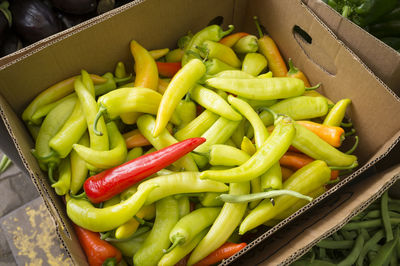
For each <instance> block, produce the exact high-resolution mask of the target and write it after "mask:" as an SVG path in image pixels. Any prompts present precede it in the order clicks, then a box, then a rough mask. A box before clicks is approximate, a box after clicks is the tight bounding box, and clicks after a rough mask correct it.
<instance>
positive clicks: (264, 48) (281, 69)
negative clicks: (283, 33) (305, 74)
mask: <svg viewBox="0 0 400 266" xmlns="http://www.w3.org/2000/svg"><path fill="white" fill-rule="evenodd" d="M254 19H255V22H256V26H257V29H258V33H259V35H260V39H258V50H259V52H260V53H261V54H263V55H264V56H265V57H266V58H267V60H268V64H269V70H270V71H271V72H272V74H273V76H274V77H286V74H287V72H288V70H287V67H286V64H285V61H284V60H283V58H282V55H281V53H280V52H279V49H278V47H277V46H276V43H275V41H274V40H273V39H272V38H271V37H270V36H268V35H264V34H263V33H262V31H261V27H260V24H259V23H258V20H257V17H254Z"/></svg>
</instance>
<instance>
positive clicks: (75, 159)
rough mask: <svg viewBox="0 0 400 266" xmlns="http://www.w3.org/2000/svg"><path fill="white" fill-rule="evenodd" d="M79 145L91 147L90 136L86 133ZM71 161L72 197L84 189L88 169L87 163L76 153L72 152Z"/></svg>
mask: <svg viewBox="0 0 400 266" xmlns="http://www.w3.org/2000/svg"><path fill="white" fill-rule="evenodd" d="M78 144H80V145H84V146H86V147H88V146H89V134H88V133H87V132H86V133H84V134H83V136H82V137H81V139H80V140H79V141H78ZM70 159H71V188H70V192H71V194H72V195H75V194H76V193H78V191H79V190H80V189H81V188H82V185H83V183H84V182H85V179H86V177H87V174H88V168H87V166H86V161H85V160H83V159H82V158H81V157H80V156H79V155H78V153H77V152H76V151H74V150H72V151H71V153H70Z"/></svg>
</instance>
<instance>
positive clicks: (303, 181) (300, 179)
mask: <svg viewBox="0 0 400 266" xmlns="http://www.w3.org/2000/svg"><path fill="white" fill-rule="evenodd" d="M330 176H331V170H330V169H329V167H328V166H327V165H326V163H325V162H323V161H319V160H317V161H314V162H312V163H310V164H308V165H306V166H305V167H303V168H301V169H300V170H298V171H296V173H295V174H293V175H292V176H291V177H290V178H289V179H288V180H286V181H285V182H284V184H283V189H286V190H293V191H296V192H298V193H301V194H308V193H310V192H311V191H313V190H315V189H317V188H319V187H321V186H323V185H324V184H326V183H327V182H328V181H329V179H330ZM274 201H275V205H272V203H271V201H270V200H269V199H266V200H263V201H262V202H261V203H260V204H259V205H258V206H257V207H256V208H255V209H253V210H252V211H250V213H249V214H248V215H247V216H246V217H245V218H244V220H243V221H242V223H241V224H240V227H239V234H241V235H242V234H244V233H246V232H247V231H249V230H251V229H253V228H255V227H257V226H259V225H261V224H263V223H265V222H267V221H269V220H270V219H273V218H274V217H276V216H277V215H279V214H280V213H282V212H284V211H285V210H286V209H288V208H289V207H290V206H292V205H293V204H294V203H295V202H297V201H298V199H297V198H295V197H292V196H289V195H283V196H279V197H276V198H275V199H274Z"/></svg>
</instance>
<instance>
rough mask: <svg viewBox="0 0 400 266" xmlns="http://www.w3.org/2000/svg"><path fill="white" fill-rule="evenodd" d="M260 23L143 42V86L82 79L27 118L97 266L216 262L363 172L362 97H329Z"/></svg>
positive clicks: (133, 79) (119, 68)
mask: <svg viewBox="0 0 400 266" xmlns="http://www.w3.org/2000/svg"><path fill="white" fill-rule="evenodd" d="M255 24H256V27H257V30H258V32H259V33H258V34H259V36H256V35H252V34H249V33H246V32H236V33H233V31H234V26H232V25H230V26H229V27H228V29H227V30H226V31H224V30H223V29H222V28H221V26H220V25H218V24H214V23H211V24H210V25H208V26H207V27H205V28H203V29H202V30H200V31H199V32H196V33H195V34H192V33H189V34H188V35H185V36H183V37H181V38H180V39H179V40H178V42H177V47H176V48H175V49H169V48H163V49H157V50H147V49H146V48H144V47H143V46H141V45H140V44H139V43H138V42H137V41H135V40H132V41H131V43H130V51H131V54H132V57H133V61H134V73H133V75H132V74H128V73H127V70H126V68H125V64H124V63H123V62H118V63H117V64H116V66H115V69H114V71H112V72H108V73H105V74H104V75H102V76H99V75H96V74H89V73H88V72H87V71H86V70H82V71H81V72H80V74H79V75H76V76H73V77H70V78H68V79H65V80H63V81H60V82H58V83H57V84H54V85H53V86H51V87H50V88H48V89H46V90H44V91H43V92H41V93H40V94H39V95H38V96H37V97H36V98H35V99H34V100H33V101H32V102H31V103H30V104H29V105H28V106H27V107H26V109H25V110H24V112H23V114H22V119H23V121H24V122H25V124H26V126H27V128H28V129H29V131H30V133H31V135H32V137H33V139H34V140H35V147H34V148H33V149H32V153H33V155H34V156H35V157H36V159H37V161H38V163H39V166H40V167H41V169H42V170H43V171H45V172H46V173H47V177H48V181H49V182H50V183H51V186H52V187H53V188H54V189H55V192H56V193H57V194H58V195H60V196H61V197H63V198H64V199H65V203H66V212H67V215H68V217H69V218H70V219H71V221H72V222H73V225H74V228H75V231H76V234H77V236H78V238H79V241H80V244H81V245H82V248H83V250H84V251H85V253H86V255H87V259H88V262H89V264H90V265H117V264H119V265H126V264H129V265H176V264H179V265H212V264H214V263H217V262H220V261H221V260H223V259H227V258H229V257H230V256H232V255H234V254H235V253H237V252H238V251H240V250H242V249H245V248H246V245H247V244H246V242H244V241H243V240H242V239H244V238H242V236H243V235H244V234H246V233H247V232H250V231H251V232H254V230H258V229H259V228H261V227H265V226H268V227H272V226H274V225H276V224H277V223H279V222H280V221H282V220H284V219H286V218H287V217H289V216H290V215H291V214H293V213H294V212H296V211H297V210H299V209H300V208H301V207H303V206H304V205H306V204H307V203H308V202H310V201H311V200H313V199H314V198H316V197H318V196H320V195H321V194H323V193H324V192H325V191H326V190H327V189H329V187H331V186H332V185H333V184H335V183H336V182H339V181H340V180H341V178H343V176H346V175H348V174H349V173H351V172H352V171H353V170H354V169H355V168H356V167H357V166H358V163H357V157H356V156H355V155H352V153H353V152H354V150H355V149H356V147H357V144H358V137H357V136H355V133H356V131H355V129H354V127H353V123H352V121H351V120H350V119H349V118H348V117H345V113H346V109H347V108H348V106H349V105H350V104H351V100H350V99H342V100H340V101H338V102H336V103H334V102H332V101H331V100H329V99H328V98H326V97H324V96H323V95H321V94H320V93H318V92H317V91H315V89H316V88H318V87H319V86H320V84H316V85H314V86H311V84H310V82H309V81H308V79H307V78H306V76H305V74H304V73H303V72H301V71H300V70H299V69H298V68H296V67H295V66H294V64H293V62H292V61H291V60H290V59H289V61H288V62H286V61H285V60H284V59H283V57H282V56H281V54H280V52H279V49H278V47H277V45H276V43H275V42H274V40H273V39H272V38H271V37H270V36H268V35H266V34H264V33H263V32H262V30H261V27H260V25H259V23H258V20H257V19H256V18H255ZM287 63H288V66H289V68H288V66H287ZM343 141H345V142H347V144H348V145H347V146H352V148H351V149H349V150H347V151H343V149H344V148H343V147H342V143H343Z"/></svg>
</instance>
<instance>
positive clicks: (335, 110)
mask: <svg viewBox="0 0 400 266" xmlns="http://www.w3.org/2000/svg"><path fill="white" fill-rule="evenodd" d="M350 104H351V100H350V99H343V100H340V101H338V102H337V103H336V104H335V105H334V106H333V107H332V109H331V110H330V111H329V113H328V114H327V116H326V117H325V119H324V122H323V123H322V124H324V125H327V126H334V127H340V124H341V123H342V121H343V118H344V116H345V114H346V109H347V106H349V105H350Z"/></svg>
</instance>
